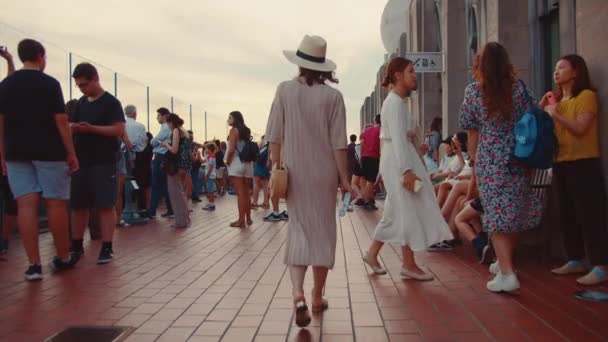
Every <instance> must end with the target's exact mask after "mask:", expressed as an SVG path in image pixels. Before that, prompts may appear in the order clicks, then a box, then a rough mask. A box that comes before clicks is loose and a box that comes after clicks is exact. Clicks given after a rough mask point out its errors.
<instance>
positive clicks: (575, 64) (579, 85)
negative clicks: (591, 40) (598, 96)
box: [556, 55, 595, 99]
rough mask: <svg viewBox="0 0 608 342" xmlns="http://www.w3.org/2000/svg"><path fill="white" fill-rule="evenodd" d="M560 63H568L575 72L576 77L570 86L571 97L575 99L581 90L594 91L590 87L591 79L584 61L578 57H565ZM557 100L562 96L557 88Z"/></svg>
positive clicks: (560, 90) (561, 92)
mask: <svg viewBox="0 0 608 342" xmlns="http://www.w3.org/2000/svg"><path fill="white" fill-rule="evenodd" d="M559 60H560V61H566V62H568V63H570V66H571V67H572V69H574V72H576V77H575V78H574V85H573V86H572V97H577V96H578V94H580V93H581V92H582V91H583V90H591V91H595V89H594V88H593V86H592V85H591V77H590V76H589V69H588V68H587V63H586V62H585V59H584V58H583V57H581V56H579V55H565V56H562V57H561V58H560V59H559ZM556 93H557V98H558V99H561V98H562V96H563V91H562V89H561V88H560V87H557V91H556Z"/></svg>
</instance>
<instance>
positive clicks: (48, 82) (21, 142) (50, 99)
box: [0, 70, 66, 161]
mask: <svg viewBox="0 0 608 342" xmlns="http://www.w3.org/2000/svg"><path fill="white" fill-rule="evenodd" d="M64 113H65V103H64V102H63V94H62V92H61V86H60V85H59V82H57V80H55V79H54V78H52V77H51V76H49V75H46V74H45V73H43V72H41V71H37V70H19V71H16V72H15V73H13V74H12V75H10V76H9V77H7V78H6V79H4V81H2V83H0V114H2V115H4V143H5V149H6V160H9V161H27V160H44V161H58V160H65V158H66V151H65V146H64V145H63V141H62V140H61V136H60V134H59V130H58V129H57V124H56V123H55V115H56V114H64Z"/></svg>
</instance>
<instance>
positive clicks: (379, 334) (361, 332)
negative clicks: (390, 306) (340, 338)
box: [355, 327, 388, 342]
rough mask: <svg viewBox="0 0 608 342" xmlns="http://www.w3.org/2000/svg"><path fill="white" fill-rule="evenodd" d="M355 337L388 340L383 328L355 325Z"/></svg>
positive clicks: (379, 341)
mask: <svg viewBox="0 0 608 342" xmlns="http://www.w3.org/2000/svg"><path fill="white" fill-rule="evenodd" d="M355 337H356V339H357V341H366V342H388V336H386V331H385V330H384V328H373V327H355Z"/></svg>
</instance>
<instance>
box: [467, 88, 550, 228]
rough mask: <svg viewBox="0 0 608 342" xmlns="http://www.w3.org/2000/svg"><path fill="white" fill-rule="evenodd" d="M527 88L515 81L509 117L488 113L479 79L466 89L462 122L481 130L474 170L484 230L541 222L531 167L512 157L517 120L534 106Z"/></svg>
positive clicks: (521, 226)
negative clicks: (527, 93) (532, 186)
mask: <svg viewBox="0 0 608 342" xmlns="http://www.w3.org/2000/svg"><path fill="white" fill-rule="evenodd" d="M526 91H527V90H526V88H525V87H524V86H523V85H522V83H521V82H515V83H514V84H513V115H512V116H511V117H510V118H509V119H504V118H503V117H502V115H493V116H489V115H488V112H487V109H486V108H485V106H484V105H483V101H482V98H481V94H480V86H479V84H478V83H477V82H476V83H473V84H471V85H469V86H468V87H467V89H466V91H465V98H464V102H463V104H462V108H461V112H460V125H461V126H462V128H463V129H465V130H477V131H479V143H478V145H477V160H475V172H476V174H477V186H478V188H479V198H480V200H481V203H482V205H483V208H484V215H483V216H482V224H483V230H484V231H485V232H489V233H493V232H501V233H517V232H521V231H525V230H528V229H531V228H535V227H537V226H538V225H539V223H540V218H541V203H540V200H539V199H538V197H537V196H536V195H535V194H534V193H533V191H532V189H531V187H530V181H531V176H530V175H531V173H530V172H529V171H530V169H527V168H525V167H524V166H523V165H522V164H520V163H518V162H517V161H515V160H512V158H511V154H512V151H513V147H514V144H515V137H514V133H513V129H514V127H515V123H516V122H517V121H519V119H521V117H522V116H523V114H524V113H525V112H526V110H527V109H528V108H529V106H530V105H533V104H531V103H529V102H528V100H527V98H532V96H530V97H528V96H527V95H526V93H525V92H526Z"/></svg>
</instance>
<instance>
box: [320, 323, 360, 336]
mask: <svg viewBox="0 0 608 342" xmlns="http://www.w3.org/2000/svg"><path fill="white" fill-rule="evenodd" d="M322 332H323V335H352V334H353V325H352V323H351V322H350V321H328V320H325V319H324V320H323V329H322Z"/></svg>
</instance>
